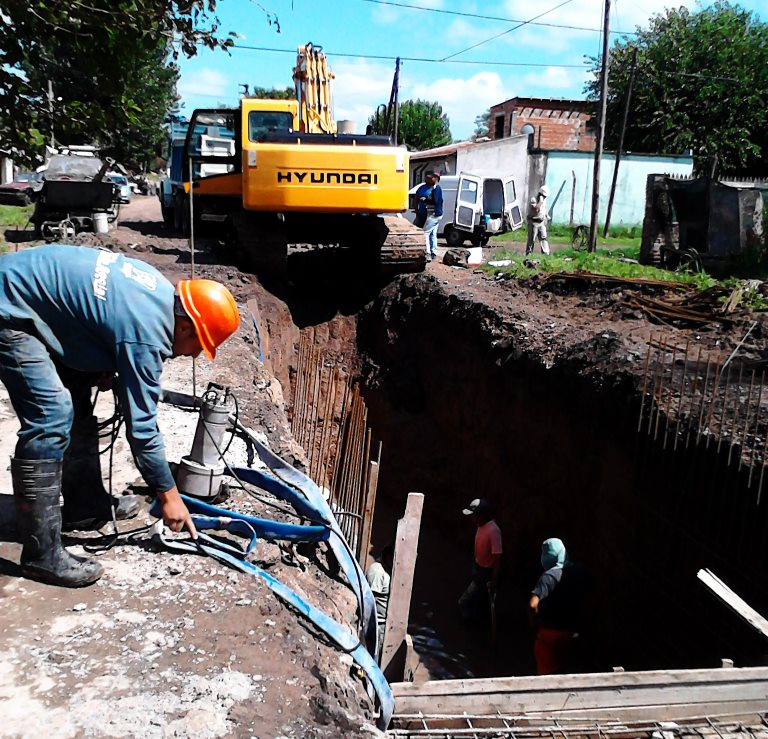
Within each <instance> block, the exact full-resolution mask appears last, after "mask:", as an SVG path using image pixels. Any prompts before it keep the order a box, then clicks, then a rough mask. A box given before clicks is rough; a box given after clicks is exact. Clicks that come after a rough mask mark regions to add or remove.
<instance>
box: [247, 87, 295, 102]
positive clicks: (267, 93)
mask: <svg viewBox="0 0 768 739" xmlns="http://www.w3.org/2000/svg"><path fill="white" fill-rule="evenodd" d="M251 97H254V98H259V99H260V100H295V99H296V90H295V89H294V88H293V87H254V88H253V92H251Z"/></svg>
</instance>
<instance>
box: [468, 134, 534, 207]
mask: <svg viewBox="0 0 768 739" xmlns="http://www.w3.org/2000/svg"><path fill="white" fill-rule="evenodd" d="M456 168H457V170H458V171H459V172H472V173H473V174H496V175H510V174H511V175H513V176H514V178H515V185H516V187H517V195H518V200H519V201H520V203H521V206H522V205H523V203H524V201H525V198H526V193H527V192H528V137H527V136H509V137H507V138H503V139H499V140H497V141H486V142H483V143H482V144H476V145H475V146H471V147H469V148H466V149H461V150H460V151H458V152H457V154H456Z"/></svg>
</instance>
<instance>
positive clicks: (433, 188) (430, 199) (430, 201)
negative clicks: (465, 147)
mask: <svg viewBox="0 0 768 739" xmlns="http://www.w3.org/2000/svg"><path fill="white" fill-rule="evenodd" d="M421 198H426V200H422V199H421ZM416 212H417V213H419V214H420V215H421V216H422V217H424V218H426V217H427V216H435V218H437V217H438V216H442V215H443V188H442V187H440V185H427V184H426V182H425V183H424V184H423V185H422V186H421V187H420V188H419V189H418V190H416Z"/></svg>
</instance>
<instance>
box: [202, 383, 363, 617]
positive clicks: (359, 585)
mask: <svg viewBox="0 0 768 739" xmlns="http://www.w3.org/2000/svg"><path fill="white" fill-rule="evenodd" d="M203 397H205V396H203ZM230 397H232V399H233V400H234V402H235V404H237V397H236V396H235V394H234V393H230ZM236 407H238V406H237V405H236ZM203 429H204V430H205V433H206V434H207V435H208V438H209V439H210V441H211V443H212V444H213V446H214V448H215V449H216V452H217V453H218V455H219V459H220V460H221V461H222V462H223V463H224V466H225V467H226V468H227V470H228V471H229V474H230V475H231V476H232V477H233V478H234V479H235V480H236V481H237V482H238V483H239V484H240V486H241V487H242V489H243V490H244V491H245V492H246V493H247V494H248V495H250V496H251V497H252V498H254V499H256V500H259V501H260V502H262V503H264V504H266V505H268V506H271V507H272V508H274V509H276V510H279V511H281V512H283V513H286V514H288V515H292V516H296V517H297V518H300V519H303V520H306V521H309V523H311V524H314V525H315V526H323V527H325V528H326V529H328V531H329V533H330V534H335V535H336V538H337V539H338V540H339V541H340V542H341V544H342V546H343V547H344V549H345V550H346V552H347V554H348V555H349V556H350V558H351V559H352V560H353V561H354V560H355V555H354V554H353V552H352V548H351V547H350V546H349V542H347V540H346V539H345V538H344V536H342V535H341V534H340V533H339V532H338V531H335V530H334V529H333V527H332V526H330V525H329V524H328V523H327V522H326V521H323V520H321V519H316V520H315V519H312V518H311V517H307V516H299V514H297V513H296V512H295V511H291V510H290V509H286V508H283V507H282V506H279V505H277V504H275V503H271V502H270V501H267V500H265V499H262V498H260V497H259V496H257V495H256V494H255V493H254V492H253V491H251V490H250V489H249V487H248V486H247V485H250V483H248V484H246V483H244V482H243V480H241V479H240V478H239V477H238V476H237V473H236V472H235V471H234V470H233V469H232V466H231V465H230V464H229V462H228V461H227V460H226V459H225V458H224V452H222V451H221V449H220V448H219V445H218V444H217V442H216V439H214V438H213V434H212V433H211V431H210V429H209V428H208V425H207V424H206V423H205V422H204V421H203ZM235 430H236V427H235V425H234V424H232V429H231V431H230V434H231V438H230V441H229V444H227V449H229V446H230V444H231V443H232V439H233V438H234V436H235ZM272 472H273V473H274V470H272ZM275 476H276V477H277V479H279V480H280V481H281V482H283V483H284V484H286V485H288V486H289V487H291V488H292V489H293V490H296V491H297V492H299V493H301V492H302V491H301V490H299V489H298V488H297V487H296V486H295V485H292V484H290V483H289V482H288V481H286V480H283V479H282V478H280V476H279V475H275ZM302 494H303V493H302ZM354 570H355V577H356V579H357V591H358V592H359V593H361V594H362V592H363V582H362V577H361V576H360V568H359V567H355V568H354ZM357 606H358V608H357V610H358V621H359V626H360V627H362V625H363V624H364V623H365V613H364V611H363V603H362V598H358V599H357Z"/></svg>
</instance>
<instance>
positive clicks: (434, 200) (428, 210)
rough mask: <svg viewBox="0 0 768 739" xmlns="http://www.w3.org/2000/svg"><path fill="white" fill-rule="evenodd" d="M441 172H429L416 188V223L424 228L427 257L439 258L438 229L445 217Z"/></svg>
mask: <svg viewBox="0 0 768 739" xmlns="http://www.w3.org/2000/svg"><path fill="white" fill-rule="evenodd" d="M439 183H440V173H439V172H436V171H434V172H427V173H426V174H425V175H424V184H423V185H421V187H419V189H418V190H416V221H415V223H416V225H420V226H421V227H422V228H423V229H424V238H425V241H426V255H427V259H436V258H437V229H438V226H439V225H440V221H441V220H442V219H443V190H442V188H441V187H440V184H439Z"/></svg>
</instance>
